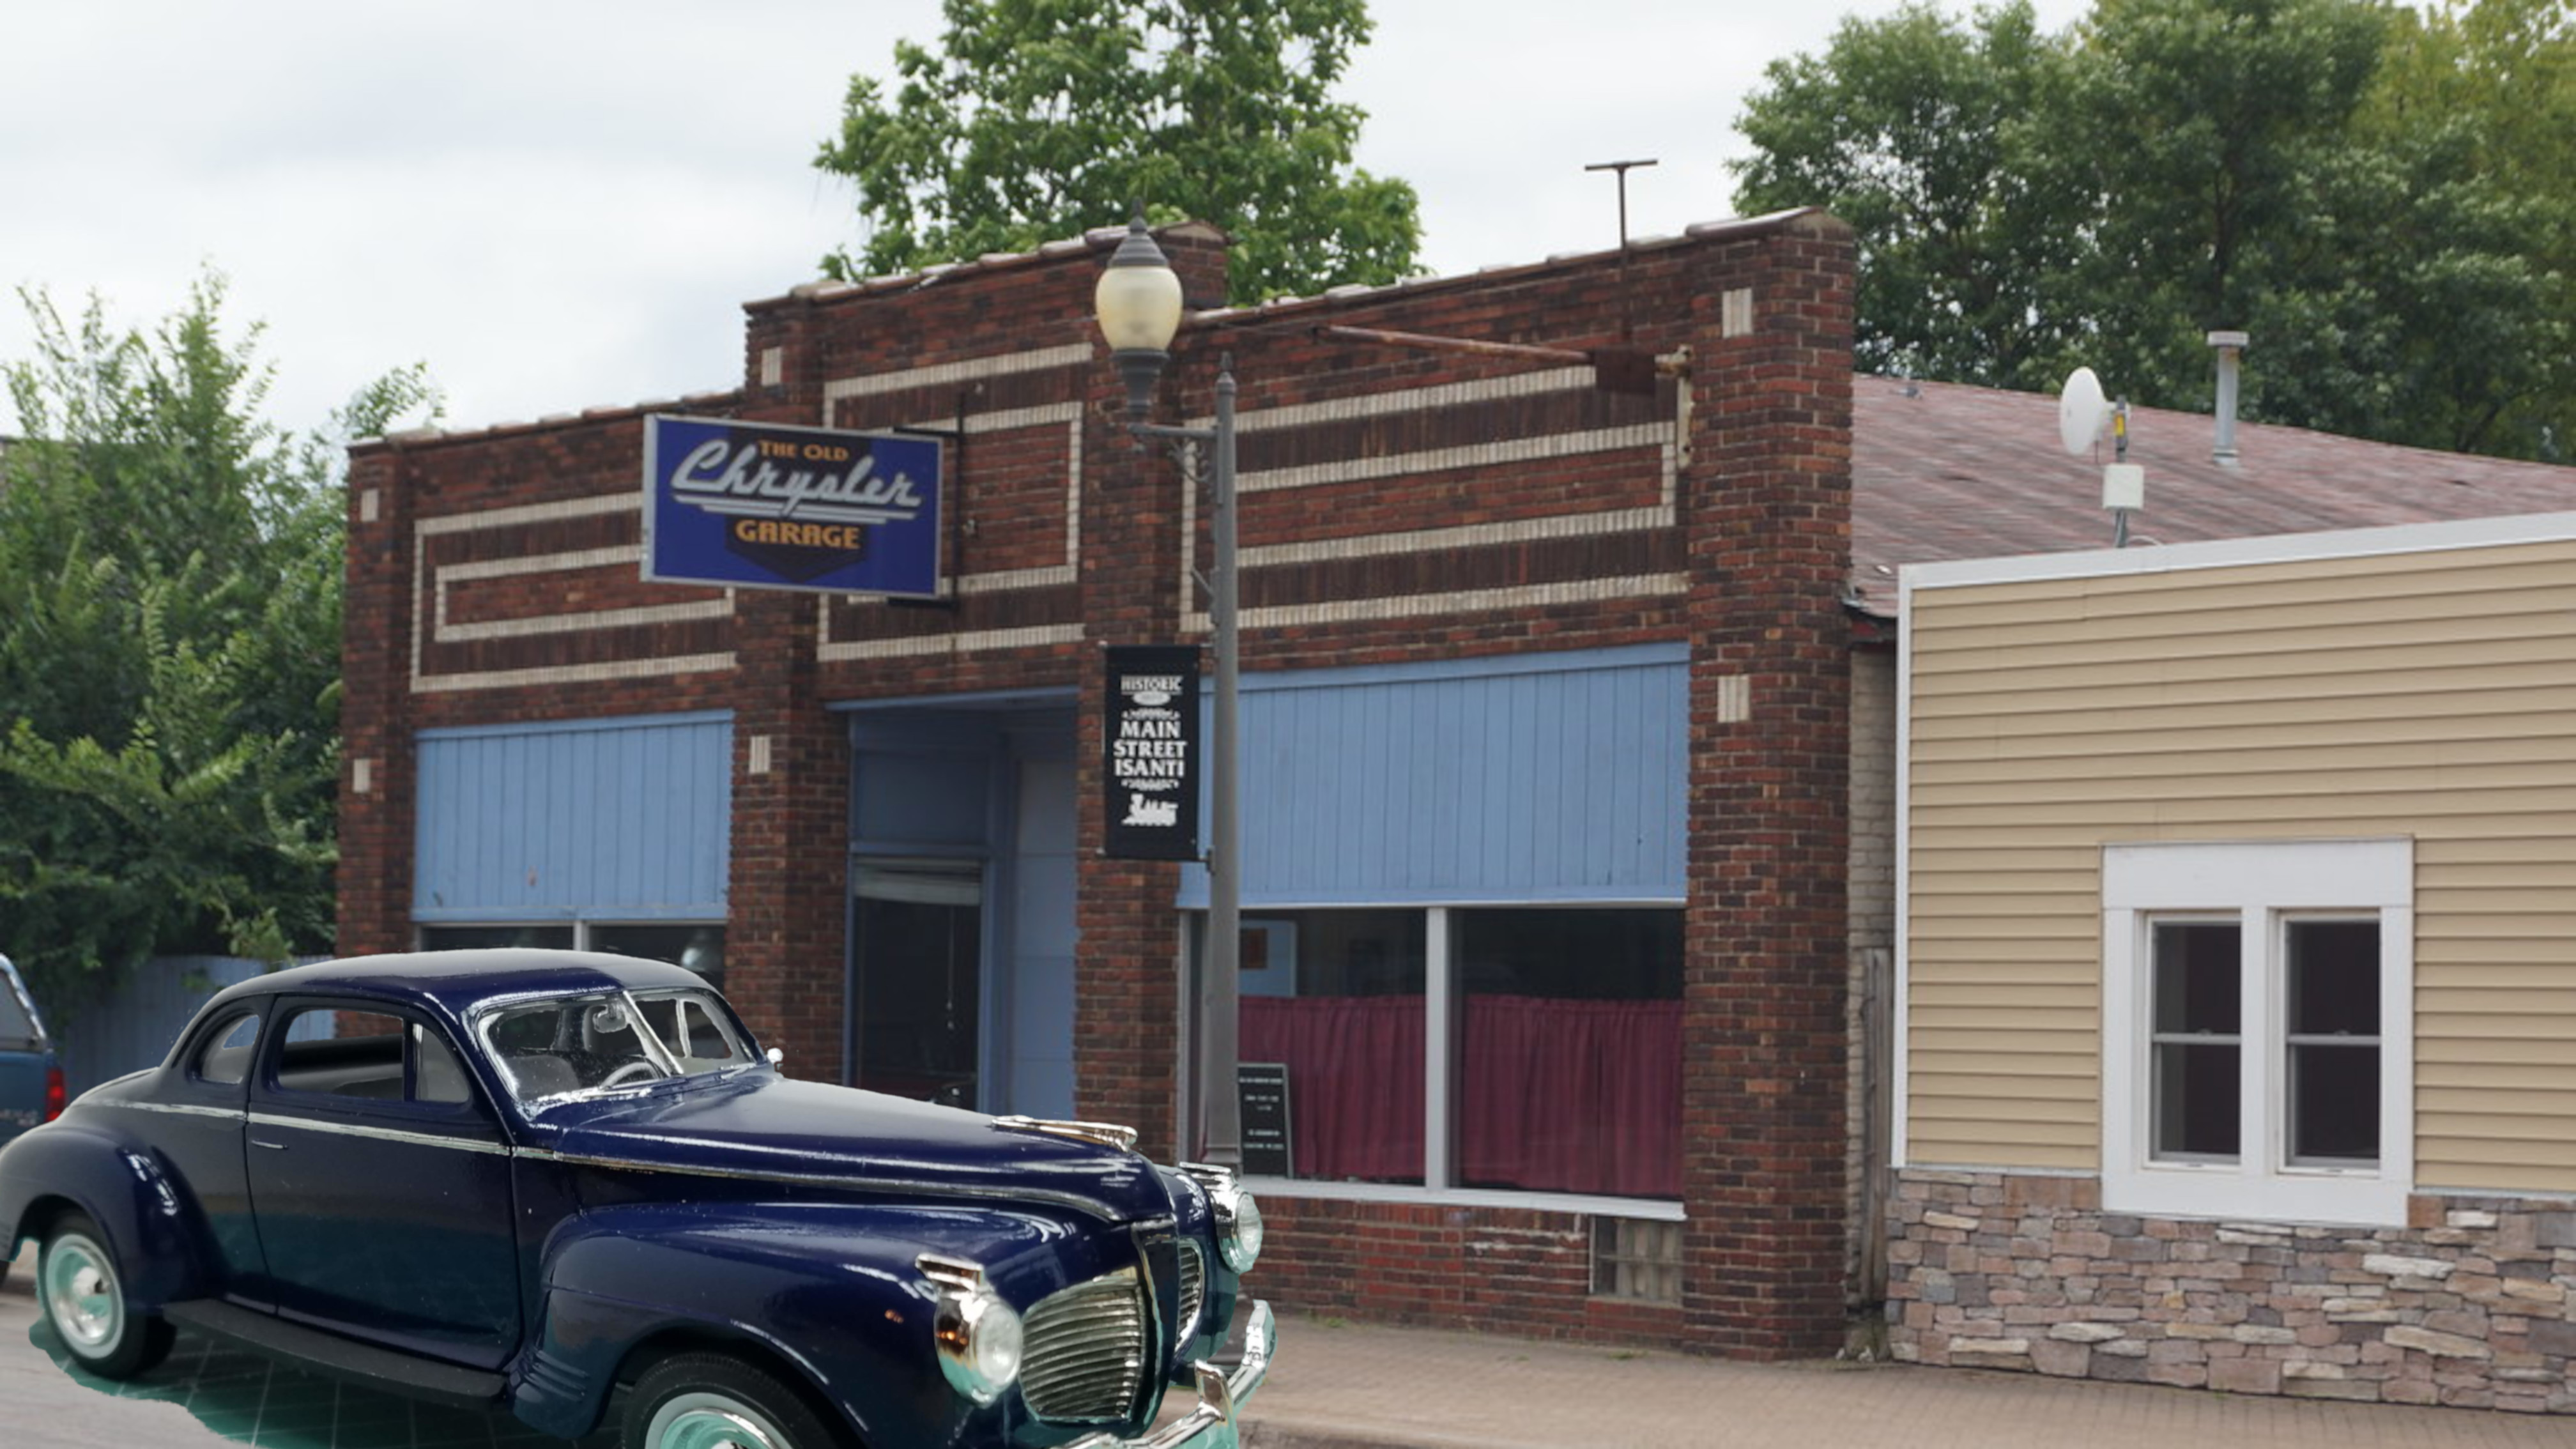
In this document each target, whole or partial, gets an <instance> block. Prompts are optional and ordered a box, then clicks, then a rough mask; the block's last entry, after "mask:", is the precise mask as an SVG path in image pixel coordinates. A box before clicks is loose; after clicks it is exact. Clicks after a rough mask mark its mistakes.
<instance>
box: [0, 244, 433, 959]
mask: <svg viewBox="0 0 2576 1449" xmlns="http://www.w3.org/2000/svg"><path fill="white" fill-rule="evenodd" d="M22 298H23V300H24V302H25V305H26V307H27V309H28V312H29V315H30V317H31V319H32V320H33V321H34V323H35V331H36V340H35V356H34V357H33V358H31V359H29V360H25V361H20V362H15V363H11V364H9V365H7V366H6V367H5V368H0V375H5V377H6V380H7V384H8V387H9V392H10V397H11V399H12V401H13V403H14V404H15V406H16V410H17V414H18V420H19V425H20V427H21V428H22V429H23V430H24V431H25V432H26V433H27V436H26V437H25V438H23V439H15V440H11V441H10V442H9V443H8V444H7V445H6V447H5V450H0V943H5V945H6V949H7V950H8V951H9V953H10V954H11V956H13V957H14V958H15V959H16V960H17V961H18V962H19V964H20V965H21V966H23V967H25V968H27V969H28V974H29V975H30V977H31V978H32V982H33V984H35V986H36V987H37V989H38V990H39V991H40V992H43V993H45V994H47V995H48V996H49V997H51V998H53V999H55V1000H63V999H65V997H66V995H67V994H68V995H71V996H74V997H76V996H77V992H76V991H75V990H74V988H75V987H76V986H77V983H78V982H79V981H80V980H81V979H82V978H84V977H85V976H87V975H88V974H89V973H92V972H95V971H98V970H99V969H101V968H102V967H104V968H108V969H110V970H114V969H118V968H122V967H124V966H126V965H129V964H131V963H133V962H135V961H138V960H141V959H142V958H144V957H146V956H149V955H151V954H153V953H155V952H156V951H211V950H229V951H232V952H235V953H237V954H242V955H249V956H256V957H262V958H266V959H271V960H278V959H283V958H285V957H286V956H288V955H289V954H292V953H294V952H297V951H310V950H319V949H324V948H326V947H327V946H328V944H329V940H330V935H331V923H332V880H331V874H332V867H333V864H334V861H335V859H336V851H335V847H334V813H335V810H336V794H335V782H336V777H337V774H338V768H339V741H338V729H339V724H338V713H339V677H340V568H341V532H342V512H341V503H340V499H339V496H338V490H337V487H336V484H337V481H338V475H337V469H338V460H339V458H340V457H341V447H340V441H341V440H342V438H343V437H344V436H356V435H362V434H367V433H374V432H380V431H382V430H383V429H384V427H385V425H386V424H387V423H388V422H390V421H391V420H392V419H394V418H395V417H397V416H399V415H402V414H404V413H406V412H410V411H412V410H414V409H418V408H421V407H423V406H425V405H429V404H430V403H431V401H432V399H431V396H430V393H429V389H428V386H427V383H426V381H425V379H424V377H423V375H422V373H421V372H420V371H419V369H417V368H414V369H410V370H405V371H399V372H395V373H392V374H389V375H387V376H386V377H384V378H382V379H380V380H378V381H376V382H375V383H373V384H371V385H369V386H368V387H367V388H366V389H364V390H363V391H361V392H360V393H359V394H358V395H357V396H356V397H355V398H354V399H352V401H351V402H350V404H349V405H348V407H347V408H346V409H345V410H343V411H342V412H341V413H339V414H337V415H336V416H335V418H334V434H335V435H334V436H332V437H299V436H295V435H290V434H287V433H283V432H280V431H278V430H277V429H275V428H274V427H273V426H271V425H270V424H268V423H266V422H264V421H262V420H261V417H260V408H261V405H262V403H263V401H264V399H265V397H266V394H267V390H268V378H269V374H268V372H267V371H266V369H265V368H263V367H262V366H260V365H259V364H257V363H256V362H255V361H254V356H253V348H254V346H255V342H256V338H257V335H258V329H257V328H256V327H254V328H252V329H251V331H250V334H249V336H248V337H247V338H245V339H244V340H243V341H242V342H240V343H239V344H235V343H232V342H230V341H228V340H227V339H226V337H225V335H224V329H223V323H222V311H221V309H222V300H223V286H222V283H221V281H220V279H216V278H211V277H209V278H207V279H204V280H202V281H200V282H199V283H198V285H197V286H196V287H195V289H194V290H193V292H192V294H191V297H190V301H189V303H188V305H187V306H186V307H185V308H183V309H182V310H181V311H179V312H178V313H176V314H175V315H173V316H171V317H169V318H168V319H166V320H164V321H163V322H162V323H161V324H160V325H159V327H158V328H157V330H155V331H154V332H152V333H150V334H146V333H144V332H141V331H120V330H118V329H116V328H114V327H112V326H111V325H110V324H109V322H108V320H107V318H106V315H105V312H104V309H103V307H102V305H101V304H100V303H99V302H98V301H97V300H96V299H94V298H93V299H92V300H91V302H90V303H89V305H88V307H87V309H86V310H84V311H83V312H82V313H81V314H80V315H79V316H78V317H77V318H74V319H71V320H69V321H66V319H65V318H64V317H63V316H62V315H61V314H60V313H59V312H58V311H57V310H56V309H55V308H54V306H53V304H52V302H51V301H50V300H49V299H48V298H47V297H46V296H45V295H44V294H42V293H41V292H29V293H24V294H22Z"/></svg>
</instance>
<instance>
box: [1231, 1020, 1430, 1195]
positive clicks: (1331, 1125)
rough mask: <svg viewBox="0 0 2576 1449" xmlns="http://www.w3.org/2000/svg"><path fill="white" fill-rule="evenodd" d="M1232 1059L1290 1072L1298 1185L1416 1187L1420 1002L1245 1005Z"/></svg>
mask: <svg viewBox="0 0 2576 1449" xmlns="http://www.w3.org/2000/svg"><path fill="white" fill-rule="evenodd" d="M1240 1021H1241V1025H1240V1027H1239V1028H1238V1032H1237V1041H1236V1044H1235V1051H1236V1055H1237V1056H1238V1057H1240V1058H1241V1059H1242V1060H1244V1061H1247V1062H1285V1063H1286V1064H1287V1066H1288V1140H1289V1144H1290V1151H1291V1153H1292V1155H1293V1157H1294V1163H1293V1166H1294V1167H1295V1169H1296V1173H1297V1175H1298V1176H1299V1177H1318V1178H1360V1179H1366V1180H1370V1181H1376V1182H1420V1181H1421V1180H1422V998H1421V997H1419V996H1299V997H1286V996H1247V997H1245V998H1243V1014H1242V1016H1241V1018H1240Z"/></svg>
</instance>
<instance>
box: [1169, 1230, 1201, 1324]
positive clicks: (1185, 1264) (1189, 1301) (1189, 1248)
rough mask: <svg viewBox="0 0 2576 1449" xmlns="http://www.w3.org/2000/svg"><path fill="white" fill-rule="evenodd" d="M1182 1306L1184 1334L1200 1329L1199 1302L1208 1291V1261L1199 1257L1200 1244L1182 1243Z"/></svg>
mask: <svg viewBox="0 0 2576 1449" xmlns="http://www.w3.org/2000/svg"><path fill="white" fill-rule="evenodd" d="M1179 1277H1180V1288H1181V1306H1180V1309H1179V1314H1180V1316H1179V1318H1178V1319H1177V1320H1176V1322H1177V1323H1178V1324H1179V1325H1180V1328H1179V1331H1180V1332H1181V1333H1182V1334H1191V1333H1196V1332H1198V1331H1199V1304H1200V1302H1201V1300H1202V1299H1203V1297H1204V1296H1205V1294H1206V1293H1207V1263H1206V1261H1205V1260H1204V1259H1202V1258H1200V1257H1199V1245H1198V1244H1196V1243H1183V1244H1181V1271H1180V1275H1179Z"/></svg>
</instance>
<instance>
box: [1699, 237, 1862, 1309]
mask: <svg viewBox="0 0 2576 1449" xmlns="http://www.w3.org/2000/svg"><path fill="white" fill-rule="evenodd" d="M1756 245H1757V247H1758V256H1757V257H1752V258H1746V259H1745V260H1746V262H1747V263H1748V264H1747V265H1744V266H1742V267H1741V268H1740V269H1732V270H1729V271H1726V272H1724V273H1718V272H1716V270H1715V269H1714V268H1712V277H1711V284H1710V285H1709V286H1707V287H1704V288H1702V289H1700V290H1699V292H1698V294H1697V305H1698V307H1699V308H1700V309H1701V311H1702V318H1703V325H1702V327H1701V329H1700V335H1701V337H1703V338H1706V339H1713V341H1711V343H1710V344H1709V348H1708V351H1707V352H1706V353H1704V354H1703V355H1702V356H1701V357H1700V358H1699V359H1698V365H1699V369H1700V370H1699V374H1698V379H1697V381H1696V382H1695V386H1697V387H1698V388H1699V395H1698V399H1697V401H1698V407H1697V410H1696V412H1695V414H1694V427H1693V433H1694V439H1693V444H1694V464H1693V468H1692V471H1691V474H1690V476H1689V480H1688V484H1687V498H1686V502H1685V508H1686V514H1687V516H1686V518H1685V520H1684V527H1685V528H1686V530H1687V546H1688V549H1689V569H1690V605H1689V607H1690V616H1691V623H1690V635H1691V686H1690V712H1691V724H1690V739H1691V766H1690V804H1689V821H1690V838H1691V855H1690V887H1689V890H1690V894H1689V903H1688V906H1687V914H1686V921H1685V928H1684V929H1685V947H1684V950H1685V965H1684V973H1685V975H1684V988H1683V990H1684V999H1685V1007H1684V1011H1685V1022H1686V1025H1685V1028H1684V1030H1685V1033H1686V1037H1685V1060H1684V1066H1683V1074H1684V1075H1683V1115H1682V1137H1683V1153H1684V1158H1685V1161H1684V1191H1685V1195H1686V1199H1687V1202H1688V1208H1689V1213H1690V1223H1689V1228H1688V1231H1687V1233H1686V1236H1685V1248H1684V1253H1685V1275H1684V1278H1685V1282H1684V1300H1683V1308H1684V1315H1685V1319H1686V1322H1687V1323H1688V1325H1689V1328H1690V1336H1691V1338H1692V1340H1693V1341H1694V1343H1695V1344H1696V1345H1698V1346H1702V1347H1707V1348H1713V1349H1716V1350H1719V1351H1721V1352H1728V1353H1733V1354H1739V1355H1744V1356H1751V1357H1786V1356H1794V1355H1802V1354H1811V1353H1819V1352H1826V1351H1830V1350H1831V1349H1833V1348H1834V1347H1836V1346H1837V1345H1838V1343H1839V1341H1840V1336H1841V1332H1842V1326H1843V1304H1844V1293H1843V1286H1844V1285H1843V1278H1844V1245H1845V1236H1844V1226H1845V1225H1844V1221H1843V1214H1844V1211H1845V1208H1844V1202H1845V1198H1844V1186H1845V1180H1846V1179H1845V1173H1846V1167H1845V1158H1844V1150H1845V1146H1846V1138H1845V1118H1846V1106H1845V1099H1844V1082H1845V1077H1846V1071H1847V1059H1846V1051H1847V1040H1848V1039H1847V1035H1846V1024H1845V1018H1844V1003H1845V998H1846V977H1845V973H1846V970H1847V967H1848V959H1847V951H1846V947H1845V942H1846V938H1847V933H1848V921H1847V918H1846V912H1845V887H1844V871H1845V868H1846V866H1847V864H1848V852H1849V841H1850V834H1849V821H1848V817H1847V803H1848V802H1847V791H1848V781H1849V768H1850V767H1849V748H1850V745H1849V728H1850V696H1849V689H1850V673H1849V661H1848V659H1847V657H1846V650H1847V647H1848V643H1849V633H1848V628H1847V626H1846V625H1845V623H1844V621H1843V614H1842V610H1841V607H1840V601H1841V597H1842V593H1843V589H1844V585H1845V574H1846V572H1847V568H1848V564H1847V560H1848V558H1849V540H1850V506H1851V505H1850V500H1851V475H1850V442H1849V439H1850V418H1851V312H1850V296H1851V293H1850V286H1849V279H1850V275H1851V271H1850V269H1851V251H1850V237H1849V233H1848V231H1846V230H1845V229H1844V228H1843V227H1842V226H1841V225H1840V224H1839V223H1836V222H1833V221H1831V220H1830V219H1828V218H1823V217H1811V218H1807V219H1804V220H1802V221H1800V222H1798V223H1796V224H1794V225H1792V226H1790V227H1788V228H1785V229H1783V230H1782V231H1780V232H1777V233H1774V234H1772V235H1771V236H1768V237H1766V238H1763V239H1761V240H1760V241H1759V242H1758V243H1757V244H1756ZM1748 285H1749V287H1750V290H1751V304H1752V311H1751V321H1752V327H1751V330H1750V332H1749V333H1745V334H1743V335H1738V336H1733V337H1729V336H1726V335H1725V334H1726V332H1727V331H1728V330H1729V329H1728V327H1727V325H1726V322H1725V314H1726V311H1727V293H1728V292H1729V291H1730V290H1738V289H1742V288H1744V287H1746V286H1748ZM1739 308H1740V302H1739Z"/></svg>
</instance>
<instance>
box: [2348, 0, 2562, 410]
mask: <svg viewBox="0 0 2576 1449" xmlns="http://www.w3.org/2000/svg"><path fill="white" fill-rule="evenodd" d="M2392 24H2393V25H2394V27H2395V32H2394V34H2393V36H2392V42H2391V46H2390V49H2389V54H2388V57H2387V60H2386V63H2385V64H2384V65H2383V66H2382V68H2381V71H2380V75H2379V78H2378V82H2377V84H2376V85H2375V86H2374V87H2373V89H2372V94H2371V97H2370V101H2369V103H2368V105H2367V106H2366V107H2365V108H2364V111H2363V116H2362V121H2363V124H2364V126H2365V127H2367V128H2368V130H2369V131H2370V132H2371V133H2372V134H2374V135H2377V136H2381V137H2405V136H2410V135H2418V134H2422V133H2426V132H2431V133H2434V134H2437V135H2440V136H2443V137H2444V138H2446V140H2447V141H2448V143H2449V147H2450V153H2449V154H2448V155H2445V156H2443V157H2441V158H2439V159H2438V160H2437V161H2435V162H2434V163H2433V165H2432V167H2431V168H2430V169H2431V171H2432V175H2433V179H2434V181H2435V182H2436V183H2437V186H2438V185H2441V184H2447V187H2448V189H2449V190H2451V191H2453V192H2456V191H2457V190H2458V189H2459V186H2460V183H2461V181H2462V180H2463V178H2467V179H2473V180H2474V181H2475V182H2476V183H2477V190H2478V193H2479V195H2478V200H2479V201H2480V202H2482V203H2483V204H2484V217H2491V218H2493V220H2492V222H2490V223H2489V224H2490V225H2494V226H2501V227H2504V228H2508V229H2509V230H2510V232H2511V235H2512V237H2513V238H2514V241H2515V251H2516V256H2517V258H2518V259H2519V260H2520V261H2521V262H2522V264H2523V267H2522V271H2521V273H2520V274H2517V275H2510V276H2507V277H2505V278H2503V279H2502V281H2501V283H2500V284H2499V283H2497V282H2495V281H2492V280H2489V278H2488V274H2487V273H2485V272H2482V271H2479V270H2476V269H2453V270H2451V271H2449V272H2445V273H2442V274H2439V275H2437V276H2436V278H2435V279H2434V280H2435V281H2436V282H2437V283H2449V284H2451V285H2454V286H2462V287H2470V286H2474V285H2475V284H2477V283H2479V282H2481V281H2486V282H2487V283H2488V285H2487V286H2486V287H2485V288H2484V290H2483V292H2482V294H2481V295H2483V296H2485V297H2486V298H2488V299H2490V300H2488V302H2487V305H2486V306H2484V307H2482V308H2479V307H2472V308H2470V309H2468V310H2467V311H2466V316H2467V317H2468V319H2469V321H2468V324H2467V325H2468V327H2469V329H2470V330H2472V331H2474V332H2477V333H2481V334H2483V335H2481V336H2478V337H2476V338H2474V339H2473V340H2474V341H2476V342H2477V343H2478V344H2479V345H2481V346H2483V347H2485V348H2486V349H2487V355H2486V356H2485V357H2484V358H2483V359H2473V361H2476V362H2482V363H2483V367H2480V366H2472V367H2469V368H2466V369H2462V370H2460V372H2459V374H2458V375H2455V376H2454V377H2452V378H2451V379H2449V380H2448V383H2447V386H2444V389H2443V394H2442V395H2443V396H2444V398H2445V400H2446V401H2447V402H2448V403H2449V404H2450V406H2451V407H2452V408H2453V410H2454V413H2455V415H2456V422H2455V430H2456V431H2457V432H2459V433H2460V434H2461V435H2462V436H2467V437H2473V438H2477V439H2479V440H2480V444H2481V446H2484V447H2486V448H2488V449H2490V450H2492V451H2502V452H2514V453H2531V454H2534V455H2536V456H2541V457H2547V458H2551V459H2555V460H2563V459H2564V458H2566V456H2567V455H2568V452H2569V451H2570V443H2571V440H2576V188H2571V187H2570V186H2569V185H2568V178H2569V177H2571V176H2576V4H2571V3H2570V0H2476V3H2474V4H2464V3H2461V0H2448V3H2444V4H2441V5H2439V6H2434V7H2427V8H2425V9H2422V10H2415V9H2401V10H2399V11H2397V12H2396V14H2395V16H2394V18H2393V21H2392ZM2415 195H2416V196H2418V197H2425V198H2434V197H2436V195H2437V191H2436V187H2426V188H2424V189H2422V190H2419V191H2417V192H2416V193H2415ZM2481 219H2482V218H2481V217H2480V216H2471V217H2467V218H2463V219H2459V220H2454V219H2452V218H2449V217H2446V216H2444V215H2442V214H2441V212H2440V211H2439V210H2436V211H2435V212H2434V214H2433V216H2432V217H2430V218H2429V220H2428V224H2432V225H2440V226H2445V227H2458V226H2462V225H2474V224H2476V223H2477V222H2478V221H2480V220H2481ZM2433 305H2436V306H2443V305H2450V304H2449V301H2448V299H2447V298H2437V300H2436V301H2435V302H2434V304H2433ZM2499 307H2504V308H2516V309H2526V310H2525V315H2524V317H2523V318H2522V319H2521V320H2522V322H2523V323H2524V325H2525V326H2527V327H2528V328H2529V329H2530V330H2531V331H2533V332H2534V333H2536V334H2538V335H2537V338H2536V340H2532V341H2531V342H2530V343H2529V345H2524V343H2525V341H2526V339H2525V338H2523V337H2522V336H2520V335H2518V334H2519V333H2520V332H2521V331H2522V330H2523V329H2522V328H2521V327H2515V326H2512V325H2510V321H2508V325H2504V326H2499V325H2498V324H2497V321H2496V320H2495V318H2494V316H2493V314H2494V311H2495V310H2496V309H2497V308H2499ZM2487 369H2492V370H2493V371H2494V373H2495V374H2496V375H2495V376H2492V377H2482V376H2480V375H2479V374H2480V372H2481V371H2483V370H2487ZM2436 383H2437V385H2440V380H2439V379H2437V380H2436Z"/></svg>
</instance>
